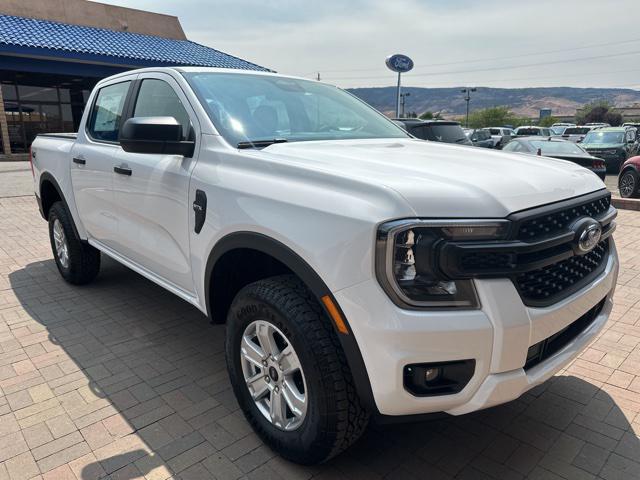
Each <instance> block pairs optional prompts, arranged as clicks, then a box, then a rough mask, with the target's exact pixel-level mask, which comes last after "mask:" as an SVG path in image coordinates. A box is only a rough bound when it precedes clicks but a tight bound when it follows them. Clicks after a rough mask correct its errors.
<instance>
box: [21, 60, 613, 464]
mask: <svg viewBox="0 0 640 480" xmlns="http://www.w3.org/2000/svg"><path fill="white" fill-rule="evenodd" d="M31 158H32V162H33V169H34V181H35V193H36V196H37V200H38V203H39V205H40V209H41V212H42V215H43V217H44V218H45V219H46V220H47V221H48V223H49V231H50V239H51V246H52V249H53V257H54V260H55V262H56V265H57V267H58V269H59V271H60V274H61V275H62V277H63V278H64V279H65V280H67V281H68V282H70V283H72V284H78V285H79V284H86V283H88V282H90V281H91V280H93V279H94V278H95V277H96V275H98V273H99V269H100V258H101V255H103V254H104V255H107V256H109V257H112V258H114V259H116V260H117V261H119V262H121V263H122V264H124V265H126V266H128V267H130V268H131V269H133V270H135V271H136V272H138V273H140V274H141V275H143V276H145V277H147V278H148V279H150V280H151V281H153V282H155V283H157V284H158V285H161V286H162V287H164V288H165V289H167V290H168V291H170V292H172V293H174V294H176V295H178V296H179V297H180V298H182V299H184V300H186V301H187V302H189V303H191V304H193V305H195V306H196V307H197V308H198V309H200V310H201V311H202V312H203V313H204V314H206V315H208V316H209V317H211V318H212V319H213V320H214V321H216V322H226V324H227V328H226V355H227V366H228V370H229V376H230V379H231V382H232V385H233V388H234V391H235V394H236V396H237V399H238V402H239V405H240V407H241V408H242V411H243V412H244V414H245V415H246V417H247V419H248V421H249V422H250V423H251V425H252V426H253V428H254V429H255V430H256V432H257V433H258V434H259V435H260V436H261V437H262V438H263V439H264V441H265V442H266V443H267V444H268V445H269V446H270V447H271V448H273V449H274V450H275V451H277V452H279V453H280V454H282V455H283V456H284V457H286V458H288V459H291V460H293V461H296V462H301V463H307V464H310V463H316V462H321V461H324V460H326V459H328V458H330V457H332V456H334V455H336V454H338V453H339V452H341V451H342V450H344V449H345V448H347V447H348V446H349V445H351V444H352V443H353V442H354V441H355V440H356V439H357V438H358V437H359V436H360V434H361V433H362V432H363V430H364V429H365V427H366V425H367V422H368V419H369V418H370V416H372V415H385V416H392V417H397V416H404V415H414V414H422V413H427V412H440V411H445V412H448V413H450V414H452V415H460V414H464V413H468V412H473V411H475V410H479V409H483V408H487V407H491V406H493V405H498V404H501V403H504V402H508V401H510V400H513V399H515V398H517V397H518V396H520V395H522V394H523V393H524V392H526V391H527V390H529V389H531V388H532V387H534V386H536V385H539V384H540V383H542V382H544V381H545V380H547V379H548V378H550V377H551V376H552V375H553V374H554V373H556V372H558V371H559V370H560V369H562V368H563V367H565V366H566V365H567V364H568V363H569V362H570V361H571V360H572V359H573V358H575V357H576V356H577V355H578V354H579V353H580V352H581V351H582V350H583V349H584V348H585V347H586V346H587V345H588V344H589V343H590V342H591V341H592V340H593V339H594V338H595V336H596V335H597V334H598V332H599V331H600V329H601V328H602V327H603V325H604V324H605V323H606V321H607V318H608V316H609V314H610V312H611V308H612V297H613V290H614V286H615V283H616V276H617V272H618V258H617V254H616V248H615V245H614V242H613V238H612V236H611V234H612V232H613V231H614V228H615V222H614V217H615V215H616V211H615V209H614V208H613V207H611V205H610V195H609V193H608V191H607V190H606V188H605V186H604V184H603V183H602V181H601V180H600V179H598V178H597V177H596V176H595V175H593V174H592V173H591V172H589V171H588V170H586V169H584V168H582V167H580V166H578V165H575V164H572V163H569V162H565V161H561V160H553V159H549V160H548V161H546V162H540V160H539V158H537V157H534V156H530V155H527V156H525V155H519V154H513V153H512V154H507V153H500V152H493V151H491V150H483V149H470V148H468V147H465V146H458V145H449V144H443V143H437V142H424V141H420V140H417V139H414V138H411V137H410V136H409V135H408V134H407V133H406V132H405V131H403V130H402V129H400V128H399V127H397V126H396V125H395V124H394V123H392V122H391V121H389V120H388V119H386V118H385V117H384V116H383V115H381V114H380V113H378V112H377V111H375V110H373V109H372V108H370V107H369V106H368V105H366V104H365V103H363V102H361V101H360V100H358V99H357V98H355V97H353V96H352V95H350V94H348V93H346V92H344V91H342V90H340V89H338V88H335V87H333V86H329V85H325V84H322V83H320V82H315V81H308V80H303V79H298V78H292V77H285V76H281V75H276V74H272V73H260V72H249V71H234V70H221V69H210V68H199V67H184V68H183V67H175V68H150V69H143V70H137V71H130V72H126V73H122V74H119V75H116V76H113V77H110V78H107V79H105V80H102V81H100V82H99V83H98V84H97V85H96V87H95V89H94V91H93V92H92V94H91V96H90V99H89V103H88V105H87V108H86V111H85V113H84V117H83V119H82V122H81V125H80V129H79V132H78V133H77V135H56V134H49V135H40V136H38V137H37V138H36V140H35V142H34V143H33V146H32V151H31Z"/></svg>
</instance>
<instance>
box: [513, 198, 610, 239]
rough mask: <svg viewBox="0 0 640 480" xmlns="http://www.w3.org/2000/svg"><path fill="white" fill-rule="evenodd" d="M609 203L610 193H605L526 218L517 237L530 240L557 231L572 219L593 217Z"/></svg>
mask: <svg viewBox="0 0 640 480" xmlns="http://www.w3.org/2000/svg"><path fill="white" fill-rule="evenodd" d="M610 205H611V195H607V196H604V197H601V198H598V199H596V200H591V201H589V202H586V203H583V204H579V205H575V206H573V207H570V208H566V209H564V210H561V211H559V212H554V213H549V214H546V215H540V216H538V217H534V218H531V219H527V220H525V221H523V222H522V223H521V224H520V228H519V229H518V234H517V239H518V240H523V241H531V240H534V239H536V238H538V237H543V236H547V235H553V234H555V233H559V232H561V231H563V230H566V229H567V227H568V226H569V225H570V224H571V223H572V222H573V221H574V220H576V219H578V218H580V217H584V216H587V217H592V218H595V217H598V216H600V215H602V214H603V213H605V212H606V211H607V210H608V209H609V206H610Z"/></svg>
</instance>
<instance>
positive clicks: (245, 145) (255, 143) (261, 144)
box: [238, 138, 287, 148]
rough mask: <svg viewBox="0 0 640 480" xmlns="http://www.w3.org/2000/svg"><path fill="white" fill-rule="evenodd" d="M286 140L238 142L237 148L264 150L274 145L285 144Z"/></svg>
mask: <svg viewBox="0 0 640 480" xmlns="http://www.w3.org/2000/svg"><path fill="white" fill-rule="evenodd" d="M286 142H287V139H286V138H273V139H270V140H249V141H246V142H238V148H264V147H268V146H269V145H273V144H274V143H286Z"/></svg>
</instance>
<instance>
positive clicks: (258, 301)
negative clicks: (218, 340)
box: [226, 275, 369, 465]
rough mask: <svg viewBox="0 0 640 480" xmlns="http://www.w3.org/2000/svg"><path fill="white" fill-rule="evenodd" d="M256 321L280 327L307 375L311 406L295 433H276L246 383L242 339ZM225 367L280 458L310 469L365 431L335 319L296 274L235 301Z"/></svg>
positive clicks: (258, 285) (253, 287)
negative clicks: (249, 326)
mask: <svg viewBox="0 0 640 480" xmlns="http://www.w3.org/2000/svg"><path fill="white" fill-rule="evenodd" d="M257 320H262V321H267V322H269V323H271V324H272V325H274V326H276V327H277V328H278V329H279V330H280V331H281V332H282V333H284V335H285V336H286V339H287V341H288V342H290V343H291V345H292V346H293V348H294V349H295V351H296V353H297V355H298V357H299V360H300V364H301V366H302V370H303V372H304V376H305V378H306V389H307V390H306V392H305V393H306V395H307V396H308V401H309V403H308V407H307V412H306V416H305V417H304V420H303V422H302V424H300V426H299V427H297V428H296V429H295V430H293V431H284V430H281V429H278V428H276V427H275V426H274V425H273V424H272V423H271V421H270V420H269V419H267V418H266V417H265V415H264V414H262V413H261V412H260V410H259V409H258V407H257V405H256V403H255V402H254V400H253V398H252V396H251V394H250V392H249V389H248V388H247V385H246V383H245V378H244V376H243V370H242V365H241V346H240V345H241V340H242V336H243V333H244V332H245V329H246V328H247V326H248V325H249V324H251V323H252V322H255V321H257ZM226 356H227V368H228V370H229V375H230V377H231V383H232V385H233V389H234V391H235V394H236V398H237V399H238V402H239V404H240V407H241V409H242V411H243V412H244V415H245V416H246V418H247V420H248V421H249V423H250V424H251V425H252V426H253V428H254V430H255V431H256V432H257V433H258V435H259V436H260V437H261V438H262V439H263V441H264V442H265V443H266V444H267V445H269V446H270V447H271V448H272V449H274V450H275V451H276V452H278V453H279V454H280V455H281V456H282V457H284V458H286V459H288V460H291V461H293V462H296V463H301V464H306V465H312V464H317V463H321V462H324V461H326V460H328V459H330V458H332V457H334V456H335V455H337V454H339V453H340V452H342V451H343V450H345V449H346V448H348V447H349V446H350V445H352V444H353V443H354V442H355V441H356V440H357V439H358V438H359V437H360V436H361V435H362V433H363V431H364V430H365V428H366V426H367V424H368V421H369V414H368V412H367V411H366V410H365V409H364V408H363V406H362V405H361V403H360V399H359V397H358V395H357V394H356V390H355V387H354V382H353V377H352V375H351V371H350V369H349V367H348V365H347V361H346V358H345V355H344V352H343V350H342V347H341V345H340V341H339V339H338V337H337V334H336V332H335V330H334V328H333V326H332V323H331V320H330V319H329V318H328V317H327V315H326V314H325V312H324V310H323V309H322V307H321V306H320V304H319V303H318V301H317V300H316V299H315V297H314V296H313V295H312V294H311V292H310V291H309V290H308V289H307V288H306V287H305V285H304V284H303V283H302V282H301V281H300V280H299V279H297V278H296V277H295V276H293V275H281V276H277V277H272V278H268V279H265V280H260V281H258V282H255V283H252V284H250V285H247V286H246V287H245V288H243V289H242V290H241V291H240V292H239V293H238V294H237V296H236V297H235V299H234V301H233V304H232V306H231V309H230V311H229V315H228V319H227V335H226Z"/></svg>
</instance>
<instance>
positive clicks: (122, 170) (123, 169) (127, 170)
mask: <svg viewBox="0 0 640 480" xmlns="http://www.w3.org/2000/svg"><path fill="white" fill-rule="evenodd" d="M113 171H114V172H116V173H119V174H120V175H129V176H131V169H130V168H127V167H113Z"/></svg>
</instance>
